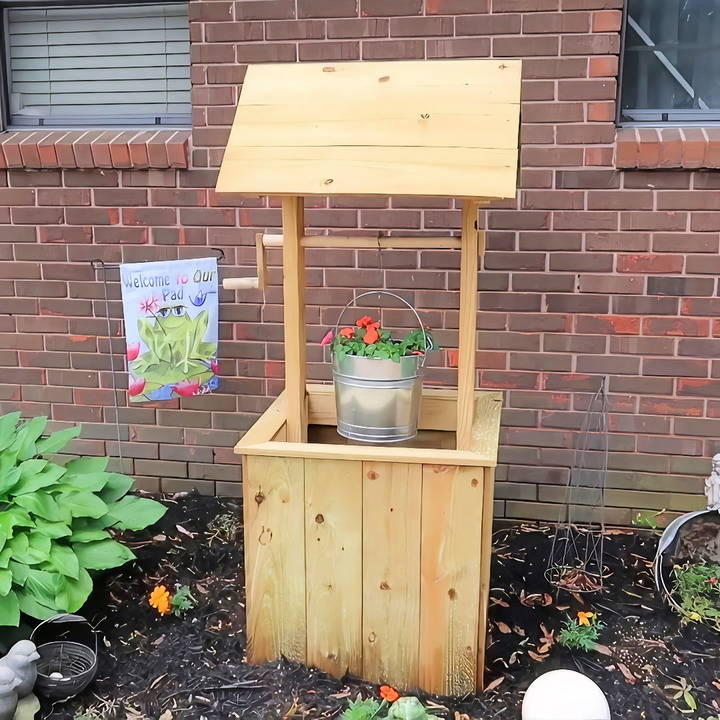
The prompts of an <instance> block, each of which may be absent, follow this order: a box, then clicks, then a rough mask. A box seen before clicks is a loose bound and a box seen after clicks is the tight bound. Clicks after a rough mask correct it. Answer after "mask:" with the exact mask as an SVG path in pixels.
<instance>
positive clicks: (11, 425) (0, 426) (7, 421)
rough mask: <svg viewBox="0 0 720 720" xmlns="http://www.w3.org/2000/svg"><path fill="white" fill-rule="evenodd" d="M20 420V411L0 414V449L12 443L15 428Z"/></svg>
mask: <svg viewBox="0 0 720 720" xmlns="http://www.w3.org/2000/svg"><path fill="white" fill-rule="evenodd" d="M19 420H20V413H19V412H13V413H8V414H7V415H2V416H0V450H4V449H5V448H6V447H9V446H10V445H12V443H13V440H14V439H15V428H16V427H17V424H18V421H19Z"/></svg>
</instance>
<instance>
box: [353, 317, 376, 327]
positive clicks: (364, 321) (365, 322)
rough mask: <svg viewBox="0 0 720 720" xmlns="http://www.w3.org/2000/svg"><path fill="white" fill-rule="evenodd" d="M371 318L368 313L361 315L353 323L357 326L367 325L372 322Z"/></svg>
mask: <svg viewBox="0 0 720 720" xmlns="http://www.w3.org/2000/svg"><path fill="white" fill-rule="evenodd" d="M373 322H374V321H373V319H372V318H371V317H370V316H369V315H363V316H362V317H361V318H360V319H359V320H358V321H357V322H356V323H355V324H356V325H357V326H358V327H368V325H372V324H373Z"/></svg>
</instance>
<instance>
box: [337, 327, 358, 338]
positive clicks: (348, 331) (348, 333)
mask: <svg viewBox="0 0 720 720" xmlns="http://www.w3.org/2000/svg"><path fill="white" fill-rule="evenodd" d="M340 334H341V335H342V336H343V337H344V338H347V339H348V340H352V339H353V337H354V336H355V328H351V327H347V328H343V329H342V330H341V331H340Z"/></svg>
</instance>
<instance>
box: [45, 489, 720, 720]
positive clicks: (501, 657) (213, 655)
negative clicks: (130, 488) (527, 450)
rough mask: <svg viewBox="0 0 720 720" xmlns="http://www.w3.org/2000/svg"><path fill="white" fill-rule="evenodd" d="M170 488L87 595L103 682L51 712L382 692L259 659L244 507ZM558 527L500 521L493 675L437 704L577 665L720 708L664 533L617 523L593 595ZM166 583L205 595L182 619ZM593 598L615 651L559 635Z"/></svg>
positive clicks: (71, 714)
mask: <svg viewBox="0 0 720 720" xmlns="http://www.w3.org/2000/svg"><path fill="white" fill-rule="evenodd" d="M166 503H167V505H168V508H169V510H168V513H167V514H166V516H165V517H164V518H163V519H162V520H161V521H160V523H158V525H156V526H155V527H153V528H151V529H149V530H147V531H144V532H142V533H134V534H133V542H132V543H130V544H131V547H132V548H133V549H134V551H135V552H136V554H137V556H138V560H137V562H135V563H132V564H130V565H128V566H125V567H123V568H121V569H119V571H117V572H114V573H112V574H107V575H106V576H105V577H104V578H101V579H99V580H98V581H97V583H96V589H95V591H94V593H93V595H92V597H91V600H90V602H89V604H88V605H87V606H86V607H85V608H84V609H83V614H84V615H85V616H86V617H87V618H88V619H89V620H90V621H91V622H92V623H93V625H94V626H96V627H97V628H98V630H99V631H100V632H101V643H100V645H101V647H100V669H99V673H98V677H97V679H96V681H95V682H94V684H93V685H91V686H90V687H89V688H88V689H87V690H85V691H84V692H83V693H82V694H81V695H80V696H78V697H76V698H74V699H72V700H70V701H68V702H66V703H64V704H56V705H54V706H52V705H50V704H47V705H46V706H45V707H44V712H43V717H44V718H46V719H47V720H78V718H82V720H99V719H102V720H140V718H152V719H153V720H190V719H198V720H201V719H205V720H228V719H229V718H247V719H249V720H256V719H257V720H279V719H285V718H287V719H290V718H337V717H339V715H340V714H341V712H342V710H343V709H344V707H345V705H346V702H347V698H348V697H349V696H352V697H354V696H355V695H356V694H357V693H358V692H362V693H363V694H364V695H374V694H376V693H377V688H375V687H374V686H371V685H367V684H364V683H361V682H356V681H354V680H351V679H345V680H342V681H341V680H336V679H334V678H331V677H329V676H327V675H325V674H323V673H320V672H317V671H315V670H312V669H308V668H305V667H303V666H301V665H298V664H296V663H290V662H286V661H278V662H273V663H268V664H267V665H264V666H262V667H252V666H249V665H247V664H246V663H245V662H244V650H245V635H244V597H243V566H242V532H241V531H240V525H239V518H240V514H239V513H240V509H239V507H238V506H237V505H236V504H235V503H234V502H232V501H229V500H223V499H218V498H210V497H200V496H197V495H188V496H184V497H174V498H167V499H166ZM218 517H221V518H224V519H225V521H226V523H225V525H226V527H225V529H224V531H223V530H220V531H218V530H217V520H216V519H217V518H218ZM210 525H212V526H213V528H214V529H209V526H210ZM233 526H234V527H233ZM551 541H552V532H551V530H550V529H549V528H542V527H530V526H517V527H512V528H508V529H503V530H500V531H498V532H497V533H495V543H494V556H493V570H492V582H491V585H492V590H491V608H490V632H489V648H488V659H487V660H488V676H487V677H488V681H492V682H491V686H492V687H493V689H492V690H490V691H489V692H486V693H484V694H482V695H480V696H471V697H466V698H461V699H457V698H456V699H448V698H437V697H422V699H423V700H424V701H425V702H426V703H428V704H430V705H431V707H432V711H433V712H434V713H435V714H436V715H438V716H439V717H443V718H449V719H454V720H467V719H468V718H471V719H477V720H489V719H490V718H501V719H502V720H505V719H508V720H509V719H513V720H515V719H516V718H519V717H520V705H521V703H522V696H523V692H524V691H525V690H526V689H527V687H528V685H529V684H530V683H531V682H532V680H533V679H535V678H536V677H537V676H538V675H540V674H542V673H543V672H546V671H548V670H553V669H557V668H569V669H577V670H579V671H581V672H583V673H585V674H587V675H588V676H589V677H591V678H592V679H593V680H595V681H596V682H597V683H598V685H599V686H600V687H601V688H602V690H603V691H604V692H605V693H606V695H607V697H608V699H609V702H610V706H611V709H612V711H613V717H615V718H624V719H626V720H668V719H670V718H682V717H694V718H698V720H699V719H700V718H709V717H710V716H715V715H718V714H720V643H719V642H718V635H717V634H716V633H714V632H713V631H711V630H709V629H707V628H705V627H703V626H699V625H689V626H682V625H681V624H680V622H679V620H678V618H677V616H675V615H673V614H672V613H671V612H670V611H669V610H667V609H666V608H665V607H664V606H663V604H662V602H661V601H660V600H659V598H658V597H657V596H656V593H655V589H654V583H653V579H652V569H651V563H652V558H653V555H654V552H655V547H656V545H657V534H653V533H651V532H644V531H640V532H630V531H614V532H613V533H612V534H609V535H608V536H607V537H606V538H605V564H606V566H607V568H608V576H607V578H606V581H605V586H606V587H605V590H604V591H603V592H602V593H595V594H592V595H582V596H581V595H573V594H571V593H568V592H565V591H557V590H555V589H554V588H553V587H552V586H551V585H549V584H548V582H547V581H546V579H545V577H544V574H545V569H546V567H545V566H546V563H547V557H548V554H549V551H550V544H551ZM161 583H164V584H166V585H168V586H169V587H172V586H174V585H175V583H179V584H184V585H189V586H191V588H192V592H193V594H194V596H195V598H196V599H197V601H198V603H197V606H196V608H195V609H194V610H192V611H190V612H189V613H187V615H186V616H185V617H183V618H176V617H164V618H161V617H159V616H158V615H157V613H156V612H155V611H154V610H153V609H152V608H150V607H149V606H148V604H147V595H148V593H149V591H150V590H151V589H152V588H153V587H154V586H155V585H156V584H161ZM591 608H592V609H593V610H594V611H596V612H599V613H601V617H602V620H603V622H605V623H606V625H607V628H606V629H605V630H604V631H603V633H602V637H601V639H600V642H601V643H602V644H603V646H604V648H603V651H602V652H589V653H587V652H581V651H572V652H571V651H569V650H566V649H565V648H563V647H561V646H559V645H558V644H557V643H555V642H554V634H556V633H557V631H559V628H560V627H561V625H562V622H563V620H565V619H566V618H567V616H568V615H571V616H574V615H575V613H576V612H577V611H578V610H583V609H585V610H589V609H591ZM683 681H685V682H686V683H687V688H688V689H689V692H690V693H691V695H692V697H693V699H694V700H695V701H696V703H697V705H698V709H697V711H696V712H695V713H691V714H684V713H683V712H682V711H683V710H685V711H687V710H688V709H689V708H688V706H687V704H686V703H685V701H684V700H683V698H682V697H680V698H678V699H674V698H673V695H675V694H676V693H677V690H672V689H668V688H667V687H666V686H668V685H680V684H682V682H683ZM83 713H84V714H83Z"/></svg>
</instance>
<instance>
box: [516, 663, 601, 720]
mask: <svg viewBox="0 0 720 720" xmlns="http://www.w3.org/2000/svg"><path fill="white" fill-rule="evenodd" d="M522 720H610V707H609V705H608V701H607V700H606V699H605V695H604V694H603V691H602V690H601V689H600V688H599V687H598V686H597V685H596V684H595V683H594V682H593V681H592V680H591V679H590V678H589V677H586V676H585V675H582V674H581V673H579V672H575V671H574V670H551V671H550V672H546V673H545V674H544V675H541V676H540V677H539V678H536V679H535V680H534V681H533V683H532V684H531V685H530V687H529V688H528V689H527V692H526V693H525V698H524V699H523V704H522Z"/></svg>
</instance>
